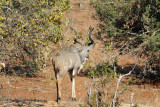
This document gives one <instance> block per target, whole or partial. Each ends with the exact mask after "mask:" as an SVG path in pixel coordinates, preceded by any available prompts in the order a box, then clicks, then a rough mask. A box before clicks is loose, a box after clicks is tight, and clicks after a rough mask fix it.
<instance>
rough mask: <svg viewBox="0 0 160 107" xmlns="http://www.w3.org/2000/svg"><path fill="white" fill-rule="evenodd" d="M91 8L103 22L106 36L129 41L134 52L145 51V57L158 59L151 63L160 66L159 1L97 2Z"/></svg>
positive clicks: (125, 0) (97, 0) (107, 0)
mask: <svg viewBox="0 0 160 107" xmlns="http://www.w3.org/2000/svg"><path fill="white" fill-rule="evenodd" d="M91 4H92V5H93V6H94V7H95V9H96V11H97V14H98V15H99V17H100V20H101V21H102V22H103V24H101V25H100V28H101V32H102V33H105V34H107V36H108V37H112V38H114V40H115V41H129V43H130V47H129V48H130V49H133V48H134V49H142V48H143V49H142V50H143V53H144V54H146V55H147V56H150V55H151V57H154V59H155V58H156V61H153V59H150V58H148V60H149V61H148V62H154V64H155V63H156V64H158V63H159V62H160V58H159V56H160V54H159V52H160V1H159V0H95V1H92V2H91ZM112 40H113V39H112ZM151 65H152V64H151Z"/></svg>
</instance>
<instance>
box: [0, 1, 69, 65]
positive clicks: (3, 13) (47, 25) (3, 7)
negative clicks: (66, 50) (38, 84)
mask: <svg viewBox="0 0 160 107" xmlns="http://www.w3.org/2000/svg"><path fill="white" fill-rule="evenodd" d="M70 8H71V7H70V2H69V0H2V1H1V2H0V41H3V43H2V42H1V44H2V46H3V49H2V47H1V54H0V55H1V60H5V58H4V56H7V55H6V54H7V53H8V51H9V52H10V51H11V50H15V52H16V53H15V52H11V54H13V55H15V54H18V56H16V57H14V59H16V60H15V63H16V62H17V59H18V57H19V60H21V61H22V62H23V64H27V65H28V66H29V67H35V66H36V67H38V68H39V67H40V66H41V65H42V63H43V55H42V54H43V52H42V50H43V48H44V47H46V46H48V44H49V43H52V44H53V43H56V42H57V41H58V40H60V39H63V33H62V30H63V28H62V27H61V19H62V18H63V13H64V12H66V11H69V10H70ZM11 46H13V48H12V49H11V48H10V47H11ZM4 48H6V49H5V51H4ZM26 56H28V57H26ZM12 58H13V57H12ZM7 60H8V61H9V62H10V58H7ZM28 61H29V62H30V63H28ZM23 64H22V65H23Z"/></svg>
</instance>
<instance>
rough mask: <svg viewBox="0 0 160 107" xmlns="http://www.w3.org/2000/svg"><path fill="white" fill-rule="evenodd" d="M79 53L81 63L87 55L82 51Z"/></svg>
mask: <svg viewBox="0 0 160 107" xmlns="http://www.w3.org/2000/svg"><path fill="white" fill-rule="evenodd" d="M79 55H80V60H81V63H83V62H84V61H85V60H86V58H87V57H86V56H85V54H84V53H83V52H80V53H79Z"/></svg>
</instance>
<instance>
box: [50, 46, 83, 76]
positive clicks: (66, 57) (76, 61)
mask: <svg viewBox="0 0 160 107" xmlns="http://www.w3.org/2000/svg"><path fill="white" fill-rule="evenodd" d="M80 64H81V61H80V56H79V53H78V52H70V51H69V50H67V49H65V50H62V51H60V52H58V53H57V54H56V55H55V56H54V57H53V65H54V69H55V70H56V72H58V71H61V72H60V74H59V75H63V76H65V75H66V73H67V72H68V71H69V70H72V69H73V68H74V67H76V66H79V65H80Z"/></svg>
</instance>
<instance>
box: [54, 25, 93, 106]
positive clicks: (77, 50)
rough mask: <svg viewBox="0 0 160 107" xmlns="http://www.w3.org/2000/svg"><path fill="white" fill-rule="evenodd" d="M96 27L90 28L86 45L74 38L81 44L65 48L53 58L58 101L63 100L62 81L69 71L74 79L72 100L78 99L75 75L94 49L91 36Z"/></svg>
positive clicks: (72, 79)
mask: <svg viewBox="0 0 160 107" xmlns="http://www.w3.org/2000/svg"><path fill="white" fill-rule="evenodd" d="M93 29H94V28H91V27H90V28H89V35H88V36H89V40H90V43H88V45H86V46H84V45H83V44H82V43H81V42H79V41H77V40H76V39H75V40H74V41H75V42H76V43H79V44H81V47H80V46H75V47H74V46H71V47H69V48H67V49H63V50H61V51H60V52H58V53H57V54H56V55H55V56H54V57H53V59H52V63H53V67H54V71H55V78H56V85H57V102H58V103H60V100H61V82H62V80H63V78H64V77H65V76H66V74H67V72H69V74H70V78H71V81H72V100H73V101H74V100H76V93H75V76H76V74H77V73H79V71H80V70H81V69H82V68H83V64H84V62H85V61H86V60H88V59H89V50H92V49H93V48H94V46H95V44H94V41H93V40H92V38H91V33H92V31H93Z"/></svg>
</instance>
